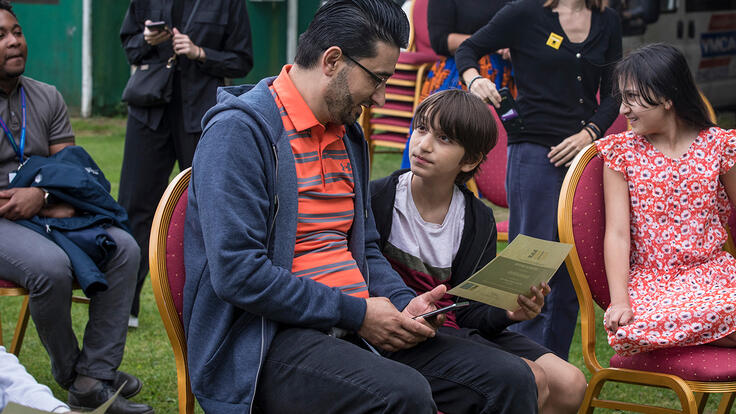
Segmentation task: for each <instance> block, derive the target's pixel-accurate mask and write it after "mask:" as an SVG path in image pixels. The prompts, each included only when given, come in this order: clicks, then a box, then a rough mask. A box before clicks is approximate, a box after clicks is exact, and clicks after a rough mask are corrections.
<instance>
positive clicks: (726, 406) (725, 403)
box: [717, 392, 736, 414]
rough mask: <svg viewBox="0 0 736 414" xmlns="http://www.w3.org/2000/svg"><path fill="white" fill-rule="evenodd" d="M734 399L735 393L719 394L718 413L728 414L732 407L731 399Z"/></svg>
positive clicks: (735, 397)
mask: <svg viewBox="0 0 736 414" xmlns="http://www.w3.org/2000/svg"><path fill="white" fill-rule="evenodd" d="M734 399H736V393H733V392H729V393H725V394H723V395H722V396H721V403H720V404H718V411H717V413H718V414H728V413H730V412H731V408H733V401H734Z"/></svg>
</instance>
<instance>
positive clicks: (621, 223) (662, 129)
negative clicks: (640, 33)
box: [596, 43, 736, 356]
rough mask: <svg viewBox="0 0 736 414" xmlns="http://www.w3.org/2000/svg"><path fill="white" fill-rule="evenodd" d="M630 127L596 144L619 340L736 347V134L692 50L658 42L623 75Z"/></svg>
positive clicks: (636, 345) (614, 334)
mask: <svg viewBox="0 0 736 414" xmlns="http://www.w3.org/2000/svg"><path fill="white" fill-rule="evenodd" d="M614 79H615V80H616V85H617V88H616V89H617V90H618V91H619V93H620V96H621V109H620V111H621V114H623V115H624V116H625V117H626V119H627V120H628V121H629V124H630V125H631V131H629V132H625V133H621V134H617V135H611V136H608V137H606V138H605V139H602V140H600V141H598V142H596V147H597V148H598V151H599V153H600V155H601V157H602V158H603V160H604V162H605V165H606V168H604V170H603V193H604V198H605V207H606V233H605V239H604V245H603V246H604V257H605V264H606V276H607V277H608V288H609V291H610V295H611V303H610V305H609V306H608V309H606V312H605V314H604V325H605V328H606V331H607V333H608V343H609V344H610V345H611V346H612V347H613V349H614V350H615V351H616V352H617V353H619V354H621V355H627V356H628V355H633V354H636V353H639V352H647V351H652V350H655V349H662V348H671V347H676V346H690V345H700V344H711V345H716V346H723V347H736V319H734V315H736V305H735V304H736V279H734V275H736V259H734V258H733V256H731V254H730V253H728V252H726V251H724V250H723V245H724V244H725V243H726V240H727V239H728V227H727V223H728V217H729V214H730V212H731V206H732V203H733V201H736V168H734V165H736V131H734V130H725V129H721V128H718V127H716V126H715V125H713V122H712V121H711V120H710V117H709V116H708V111H707V109H706V106H705V103H704V102H703V99H702V98H701V97H700V92H699V91H698V88H697V87H696V86H695V81H694V80H693V77H692V75H691V73H690V69H689V68H688V65H687V61H686V60H685V57H684V55H683V54H682V52H680V51H679V50H678V49H677V48H675V47H673V46H671V45H667V44H663V43H657V44H652V45H648V46H644V47H642V48H640V49H637V50H635V51H633V52H631V54H629V55H628V56H626V57H625V58H624V59H623V60H622V61H621V62H620V63H619V64H618V65H617V66H616V71H615V75H614Z"/></svg>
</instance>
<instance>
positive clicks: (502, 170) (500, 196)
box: [475, 110, 509, 207]
mask: <svg viewBox="0 0 736 414" xmlns="http://www.w3.org/2000/svg"><path fill="white" fill-rule="evenodd" d="M491 112H492V113H493V119H495V120H496V126H497V127H498V142H496V146H495V147H493V149H492V150H491V151H490V152H489V153H488V156H487V158H486V160H485V161H484V162H483V164H482V165H481V166H480V169H479V170H478V172H477V173H476V174H475V183H476V184H477V185H478V190H480V194H481V195H482V196H483V197H484V198H485V199H487V200H488V201H490V202H491V203H493V204H495V205H497V206H499V207H508V206H509V204H508V201H507V200H506V147H507V143H508V136H507V134H506V130H505V129H504V127H503V125H502V124H501V121H500V120H499V119H498V115H497V114H496V111H495V110H491Z"/></svg>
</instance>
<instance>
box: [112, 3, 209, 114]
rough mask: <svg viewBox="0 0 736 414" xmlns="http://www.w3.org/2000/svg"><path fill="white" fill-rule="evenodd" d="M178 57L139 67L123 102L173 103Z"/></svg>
mask: <svg viewBox="0 0 736 414" xmlns="http://www.w3.org/2000/svg"><path fill="white" fill-rule="evenodd" d="M199 2H200V0H196V1H195V2H194V7H192V11H191V12H190V13H189V18H188V19H187V23H186V24H185V25H184V29H183V32H182V33H188V32H189V26H190V25H191V23H192V18H193V17H194V15H195V14H196V13H197V9H198V8H199ZM175 66H176V55H173V56H171V57H170V58H169V60H168V61H167V62H165V63H147V64H142V65H140V66H138V68H137V69H136V70H135V72H133V74H132V75H130V78H129V79H128V83H127V84H126V85H125V89H123V102H127V103H128V104H130V105H133V106H142V107H150V106H160V105H165V104H167V103H169V102H171V95H173V93H174V70H175Z"/></svg>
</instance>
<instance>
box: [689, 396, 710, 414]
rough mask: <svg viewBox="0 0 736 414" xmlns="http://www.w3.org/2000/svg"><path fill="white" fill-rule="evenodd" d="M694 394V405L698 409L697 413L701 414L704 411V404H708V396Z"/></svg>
mask: <svg viewBox="0 0 736 414" xmlns="http://www.w3.org/2000/svg"><path fill="white" fill-rule="evenodd" d="M693 394H695V405H696V406H697V407H698V412H699V413H702V412H703V410H705V404H707V403H708V397H709V396H710V394H707V393H704V392H696V393H693Z"/></svg>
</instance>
